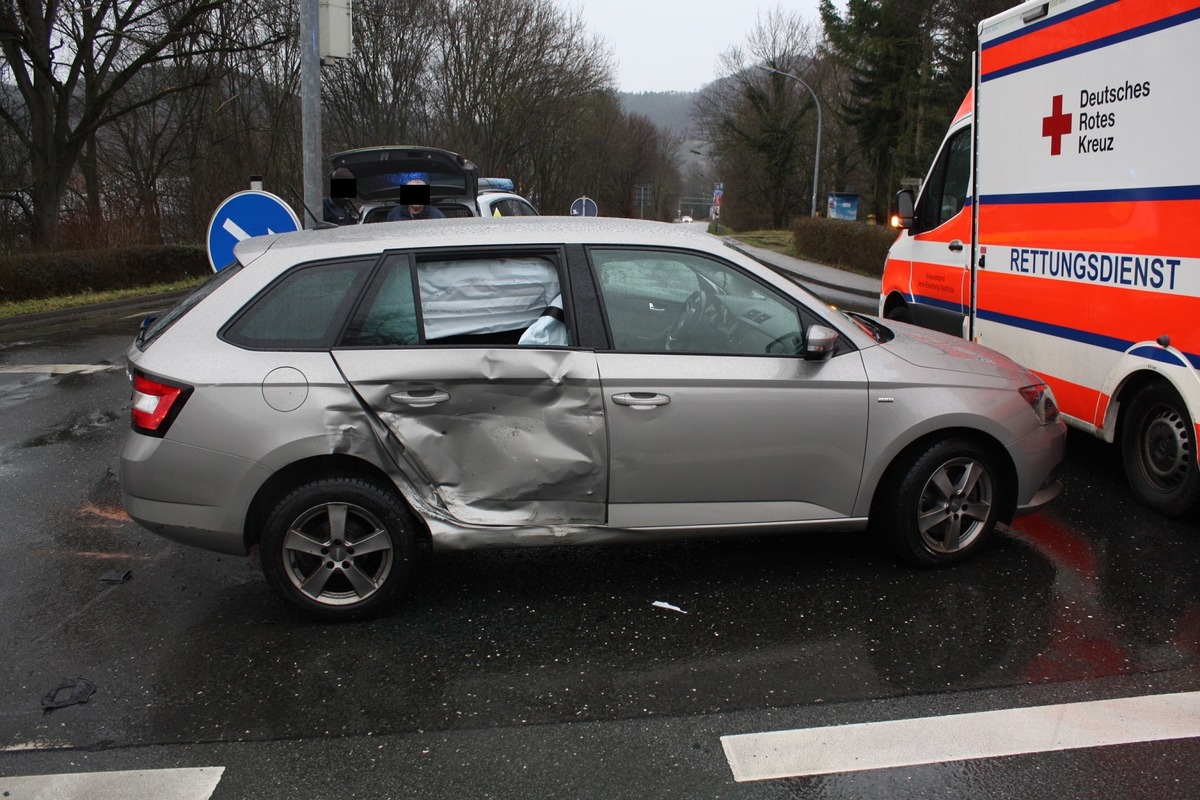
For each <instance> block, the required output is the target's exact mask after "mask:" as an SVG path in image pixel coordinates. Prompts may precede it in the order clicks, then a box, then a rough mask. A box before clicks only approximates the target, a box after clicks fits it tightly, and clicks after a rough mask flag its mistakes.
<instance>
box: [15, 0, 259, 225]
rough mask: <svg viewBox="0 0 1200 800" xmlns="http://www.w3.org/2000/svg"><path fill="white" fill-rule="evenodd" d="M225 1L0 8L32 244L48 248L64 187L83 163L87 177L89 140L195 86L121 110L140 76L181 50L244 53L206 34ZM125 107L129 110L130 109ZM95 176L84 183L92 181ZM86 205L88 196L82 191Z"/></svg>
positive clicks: (32, 3) (30, 3) (72, 2)
mask: <svg viewBox="0 0 1200 800" xmlns="http://www.w3.org/2000/svg"><path fill="white" fill-rule="evenodd" d="M222 4H223V0H0V56H2V57H3V62H2V63H0V75H2V76H4V77H5V78H8V79H11V80H12V82H13V83H14V84H15V85H16V87H17V91H18V93H19V95H20V98H21V101H22V102H21V106H20V107H19V108H17V107H14V106H12V105H8V104H4V105H0V122H2V123H3V124H4V125H5V126H6V127H7V128H8V129H9V130H11V131H12V132H13V133H14V134H15V135H16V136H17V137H18V138H19V139H20V141H21V143H22V144H23V145H24V149H25V150H26V152H27V153H28V171H27V174H26V176H25V179H24V181H23V182H22V185H19V186H9V187H6V191H5V194H6V196H9V197H12V196H15V195H20V196H22V197H23V198H24V204H23V208H24V210H25V212H26V214H27V216H28V219H29V225H30V235H31V239H32V242H33V243H34V244H35V245H44V244H47V243H49V242H50V241H51V240H52V238H53V236H54V233H55V230H56V228H57V225H58V222H59V219H58V212H59V207H60V204H61V202H62V198H63V196H64V193H65V192H66V188H67V183H68V181H69V180H70V178H71V176H72V174H73V172H74V171H75V169H76V167H77V166H79V164H80V161H81V159H82V158H83V157H84V156H85V154H86V155H87V158H88V161H89V165H88V170H85V172H92V171H94V164H95V159H94V157H93V154H94V148H95V146H96V142H95V135H96V132H97V131H99V130H100V129H101V128H102V127H104V126H105V125H107V124H108V123H110V122H112V121H113V120H116V119H118V118H120V117H121V116H123V115H125V114H128V113H130V112H131V111H133V110H135V109H137V108H139V107H141V106H143V105H148V104H151V103H154V102H157V101H158V100H159V99H161V98H163V97H165V96H167V95H168V94H171V93H174V92H179V91H184V90H188V89H192V88H195V86H196V85H197V84H196V83H192V82H188V83H179V84H174V85H168V86H164V87H162V88H161V89H160V91H159V92H158V93H156V94H153V95H146V96H140V97H137V98H136V99H134V100H131V101H128V102H122V100H121V90H122V89H123V88H124V87H125V86H126V85H127V84H128V83H129V81H130V80H132V78H133V76H134V75H137V74H138V73H139V72H140V71H141V70H143V69H146V68H148V67H151V66H153V65H155V64H159V63H161V62H165V61H169V60H171V59H173V58H175V57H176V55H177V48H176V46H177V45H180V44H183V43H186V45H187V49H188V50H189V52H193V53H216V52H220V51H223V50H228V49H231V48H233V49H238V48H244V47H246V46H249V44H252V43H246V42H244V40H243V39H242V38H241V36H238V37H235V38H219V37H215V36H213V35H211V30H210V26H211V24H212V21H213V18H214V16H216V15H218V14H219V11H220V9H221V7H222ZM130 103H131V104H130ZM94 179H95V176H94V175H92V176H89V178H88V180H89V181H92V180H94ZM88 194H89V198H91V197H92V196H94V192H89V193H88Z"/></svg>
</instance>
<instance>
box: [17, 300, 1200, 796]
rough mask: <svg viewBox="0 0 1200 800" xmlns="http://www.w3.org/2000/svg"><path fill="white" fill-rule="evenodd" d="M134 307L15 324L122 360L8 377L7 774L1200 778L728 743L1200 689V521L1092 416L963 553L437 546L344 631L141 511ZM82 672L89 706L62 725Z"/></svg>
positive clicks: (1137, 768)
mask: <svg viewBox="0 0 1200 800" xmlns="http://www.w3.org/2000/svg"><path fill="white" fill-rule="evenodd" d="M140 316H141V314H140V313H127V312H121V313H115V312H114V314H112V315H110V316H109V317H106V318H100V319H91V320H86V321H82V322H79V321H75V322H71V323H69V324H64V325H61V326H57V327H54V326H51V327H39V328H36V329H32V330H28V331H19V330H18V331H12V330H10V331H7V332H0V369H3V368H10V367H14V366H26V367H27V366H29V365H45V364H76V365H101V366H105V365H107V366H110V367H112V368H111V369H103V370H100V371H94V372H87V373H73V374H65V375H50V374H45V373H39V372H31V371H28V370H26V371H13V372H0V485H2V486H3V492H2V494H0V507H2V509H3V514H0V546H2V548H3V550H2V551H3V552H4V553H5V555H6V557H5V558H3V559H0V610H2V612H3V613H0V652H2V653H3V658H2V659H0V776H14V775H30V774H41V773H52V772H78V771H93V770H112V769H138V768H163V767H178V766H224V767H226V772H225V773H224V776H223V777H222V779H221V782H220V784H219V785H218V787H217V790H216V792H215V793H214V794H213V795H212V796H213V797H214V798H218V799H219V798H238V797H248V796H250V795H251V794H255V795H257V796H259V797H261V798H272V797H280V798H285V797H309V798H323V797H331V798H332V797H364V798H365V797H372V798H377V797H447V798H449V797H506V798H507V797H632V796H646V797H738V798H741V797H753V798H760V797H761V798H766V797H814V798H817V797H820V798H826V797H847V798H848V797H863V796H868V797H870V796H879V797H884V796H886V797H946V796H948V797H957V796H967V795H970V796H973V797H1032V796H1050V795H1053V796H1056V797H1063V798H1071V797H1102V796H1103V797H1155V798H1162V797H1195V796H1200V778H1197V777H1195V775H1194V772H1195V770H1194V763H1195V760H1196V758H1197V756H1200V746H1198V745H1197V740H1194V739H1184V740H1177V741H1171V742H1159V743H1150V744H1136V745H1126V746H1120V747H1105V748H1098V749H1094V750H1084V751H1070V752H1066V753H1052V754H1043V755H1036V756H1033V755H1027V756H1013V757H1008V758H999V759H986V760H983V761H979V762H966V763H957V764H934V765H926V766H920V767H908V768H896V769H891V770H883V771H877V772H863V773H848V774H844V775H839V776H831V777H824V778H794V779H785V780H777V781H766V782H760V783H735V782H734V781H733V779H732V777H731V774H730V769H729V765H728V763H727V762H726V760H725V758H724V755H723V753H722V749H721V744H720V737H721V736H722V735H726V734H731V733H742V732H750V731H767V730H780V729H787V728H794V727H806V726H813V725H833V724H842V723H846V722H856V721H873V720H880V719H897V718H906V717H908V716H923V715H934V714H946V713H959V712H963V711H975V710H984V709H992V708H1006V707H1013V706H1028V705H1038V704H1043V703H1056V702H1066V701H1079V700H1091V699H1100V698H1107V697H1125V696H1136V695H1142V694H1154V693H1163V692H1175V691H1194V690H1196V689H1198V688H1200V670H1197V663H1198V656H1200V570H1197V564H1198V563H1200V524H1198V523H1197V522H1196V521H1195V520H1191V521H1185V522H1172V521H1167V520H1163V519H1160V518H1157V517H1154V516H1152V515H1150V514H1149V513H1147V512H1145V511H1143V510H1142V509H1141V508H1139V507H1138V506H1137V505H1136V504H1134V503H1133V502H1132V501H1131V500H1130V499H1129V497H1128V495H1127V493H1126V492H1125V488H1124V484H1123V479H1122V478H1121V475H1120V471H1119V464H1118V460H1117V454H1116V451H1115V450H1113V449H1111V448H1107V447H1105V446H1103V445H1101V444H1099V443H1098V442H1096V441H1094V440H1091V439H1088V438H1086V437H1082V436H1079V435H1077V434H1074V433H1073V434H1072V438H1071V440H1070V446H1069V453H1070V455H1069V458H1068V463H1067V465H1066V470H1065V473H1064V483H1065V487H1066V488H1065V491H1064V493H1063V495H1062V496H1061V497H1060V498H1059V499H1058V500H1057V501H1056V502H1055V503H1054V504H1053V505H1052V506H1051V507H1050V508H1049V509H1047V510H1046V511H1044V512H1042V513H1041V514H1038V515H1035V516H1032V517H1026V518H1023V519H1021V520H1019V521H1018V522H1017V523H1016V524H1015V525H1014V526H1012V528H1010V529H1005V530H1004V531H1003V533H1002V535H1001V536H999V537H998V539H997V540H996V541H995V543H994V546H993V547H991V548H990V550H989V551H988V552H986V553H985V554H983V555H982V556H981V557H980V558H977V559H975V560H974V561H972V562H970V563H967V564H964V565H961V566H959V567H956V568H954V569H952V570H944V571H936V572H914V571H912V570H910V569H908V568H905V567H902V566H898V565H897V564H895V563H894V562H893V561H892V560H891V559H890V558H889V557H888V556H887V555H886V554H885V553H884V552H883V551H882V550H881V549H880V548H879V547H878V546H877V545H876V543H875V542H874V541H873V540H871V539H870V538H869V537H868V536H866V535H850V536H847V535H838V536H825V535H806V536H800V537H766V538H752V539H740V540H736V539H735V540H723V541H705V542H685V543H677V544H651V545H644V546H609V547H582V548H558V549H549V550H526V551H494V552H476V553H454V554H437V555H433V556H431V557H429V558H428V559H427V560H426V561H425V562H424V564H423V568H422V570H421V575H420V578H419V581H418V584H417V586H416V587H415V591H414V592H413V594H412V595H411V596H410V597H409V598H408V599H407V600H406V601H405V602H404V603H403V604H401V605H400V606H399V607H398V608H397V609H396V610H395V612H394V613H393V614H391V615H389V616H387V617H385V618H381V619H377V620H374V621H371V622H367V623H362V624H357V625H340V626H330V625H321V624H316V623H311V622H308V621H306V620H304V619H302V618H299V617H297V616H294V615H293V614H291V613H290V612H288V611H287V610H285V609H284V608H283V607H282V606H281V604H280V603H279V602H278V601H277V600H276V599H275V597H274V596H273V594H272V593H271V592H270V591H269V590H268V588H267V586H266V585H265V583H264V581H263V580H262V578H261V576H260V574H259V572H258V571H257V567H256V565H255V564H253V563H252V562H251V561H250V560H247V559H238V558H231V557H228V556H221V555H217V554H213V553H207V552H204V551H199V550H193V549H188V548H185V547H182V546H178V545H174V544H172V543H170V542H167V541H165V540H162V539H160V538H158V537H156V536H154V535H153V534H150V533H148V532H146V531H144V530H142V529H141V528H139V527H138V526H136V525H134V524H133V523H132V522H130V521H129V520H128V518H126V517H125V516H124V514H123V511H122V510H121V507H120V497H119V490H118V487H117V483H116V478H115V472H116V459H117V454H118V452H119V448H120V444H121V441H122V440H123V438H124V435H125V431H126V428H127V414H128V410H127V405H128V396H129V387H128V382H127V379H126V376H125V374H124V370H123V352H124V349H125V347H126V345H127V344H128V342H129V341H130V339H131V338H132V336H133V333H134V331H135V330H136V326H137V320H138V319H139V318H140ZM126 570H128V571H129V572H130V574H131V576H132V577H131V578H130V579H129V580H128V581H127V582H125V583H118V584H110V583H105V582H103V581H102V580H101V578H102V576H104V575H105V574H106V573H110V572H113V571H117V572H123V571H126ZM655 601H665V602H667V603H670V604H672V605H674V606H677V607H678V608H680V609H682V610H683V611H686V612H687V613H686V614H684V613H679V612H676V611H670V610H664V609H660V608H656V607H654V606H653V605H652V603H654V602H655ZM78 677H82V678H86V679H88V680H89V681H91V682H92V683H93V684H94V685H95V687H96V691H95V694H94V695H93V696H92V697H91V698H90V699H89V700H88V702H87V703H86V704H79V705H73V706H69V707H66V708H62V709H57V710H55V711H52V712H49V713H44V712H43V711H42V709H41V706H40V703H41V699H42V697H43V695H44V694H46V692H47V691H48V690H51V689H52V688H53V687H54V686H55V685H56V684H57V683H58V682H59V680H60V678H70V679H74V678H78ZM3 788H4V784H3V778H2V777H0V789H3Z"/></svg>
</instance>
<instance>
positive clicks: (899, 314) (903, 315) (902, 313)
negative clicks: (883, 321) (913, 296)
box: [887, 303, 913, 325]
mask: <svg viewBox="0 0 1200 800" xmlns="http://www.w3.org/2000/svg"><path fill="white" fill-rule="evenodd" d="M887 318H888V319H894V320H896V322H907V323H908V324H910V325H911V324H912V321H913V319H912V311H910V310H909V308H908V305H907V304H905V303H901V304H900V305H898V306H894V307H892V308H890V309H888V312H887Z"/></svg>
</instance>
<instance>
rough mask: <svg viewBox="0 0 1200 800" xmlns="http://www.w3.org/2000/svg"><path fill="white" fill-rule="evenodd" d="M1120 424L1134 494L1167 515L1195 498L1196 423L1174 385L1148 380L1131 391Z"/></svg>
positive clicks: (1198, 481)
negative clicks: (1145, 384)
mask: <svg viewBox="0 0 1200 800" xmlns="http://www.w3.org/2000/svg"><path fill="white" fill-rule="evenodd" d="M1124 414H1125V419H1124V420H1123V423H1122V429H1121V456H1122V459H1123V461H1124V462H1125V475H1126V477H1127V479H1128V480H1129V486H1130V488H1131V489H1132V490H1133V494H1134V495H1135V496H1136V497H1137V498H1138V500H1140V501H1142V502H1143V503H1145V504H1146V505H1147V506H1149V507H1150V508H1152V509H1154V510H1155V511H1157V512H1158V513H1160V514H1163V515H1164V516H1168V517H1181V516H1184V515H1186V514H1188V513H1189V512H1191V511H1192V509H1194V508H1196V506H1197V503H1200V469H1197V463H1196V426H1195V425H1194V424H1193V422H1192V418H1191V415H1190V414H1189V413H1188V410H1187V406H1186V405H1184V402H1183V399H1182V398H1181V397H1180V396H1179V393H1178V392H1176V391H1175V389H1174V388H1172V387H1171V386H1168V385H1167V384H1165V383H1152V384H1149V385H1147V386H1145V387H1143V388H1142V389H1140V390H1139V391H1138V392H1137V394H1135V395H1134V396H1133V399H1132V400H1130V401H1129V405H1128V406H1127V408H1126V410H1125V412H1124Z"/></svg>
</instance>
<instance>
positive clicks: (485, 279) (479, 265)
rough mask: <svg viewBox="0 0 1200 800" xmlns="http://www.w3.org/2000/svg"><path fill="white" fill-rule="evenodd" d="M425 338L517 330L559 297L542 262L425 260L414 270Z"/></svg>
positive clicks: (551, 267)
mask: <svg viewBox="0 0 1200 800" xmlns="http://www.w3.org/2000/svg"><path fill="white" fill-rule="evenodd" d="M417 281H418V285H419V289H420V294H421V313H422V316H423V317H424V321H425V338H426V340H430V339H441V338H444V337H447V336H458V335H461V334H483V333H498V332H501V331H512V330H523V329H525V328H528V327H529V326H530V325H532V324H533V323H534V322H535V321H536V320H537V319H538V317H540V316H541V314H542V311H543V310H545V308H546V306H548V305H550V302H551V301H552V300H554V299H555V297H556V296H557V295H558V293H559V285H558V273H557V272H556V271H555V269H554V265H553V264H552V263H551V262H550V261H548V260H546V259H544V258H536V257H529V258H489V259H472V260H455V261H428V262H423V263H421V264H418V265H417Z"/></svg>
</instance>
